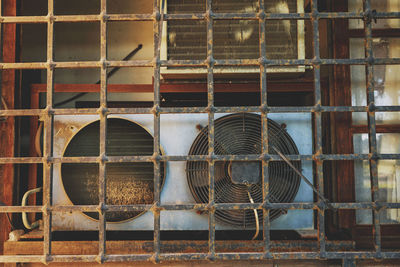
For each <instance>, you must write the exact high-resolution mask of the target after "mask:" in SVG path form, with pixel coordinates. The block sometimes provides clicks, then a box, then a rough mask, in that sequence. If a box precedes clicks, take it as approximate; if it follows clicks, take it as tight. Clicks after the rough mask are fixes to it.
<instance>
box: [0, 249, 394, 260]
mask: <svg viewBox="0 0 400 267" xmlns="http://www.w3.org/2000/svg"><path fill="white" fill-rule="evenodd" d="M152 256H153V254H149V253H147V254H129V255H124V254H113V255H107V256H106V257H105V258H104V262H122V261H125V262H126V261H152ZM268 256H270V257H268ZM326 256H327V258H329V259H343V258H346V259H363V260H365V259H376V258H378V257H381V258H382V259H397V258H399V257H400V252H398V251H385V252H382V253H380V254H378V253H376V252H366V251H354V252H353V251H349V252H326ZM159 257H160V260H164V261H175V260H187V261H188V260H206V259H207V258H208V254H206V253H161V254H160V255H159ZM96 258H97V256H96V255H52V256H51V257H49V258H48V259H47V262H94V261H95V260H96ZM215 259H216V260H268V259H276V260H278V259H281V260H283V259H286V260H289V259H291V260H305V259H314V260H315V259H321V258H320V257H319V253H317V252H308V251H307V252H271V253H270V255H266V254H264V253H260V252H249V253H244V252H238V253H216V254H215ZM16 261H18V262H22V263H23V262H44V261H45V259H44V257H43V256H33V255H29V256H28V255H18V256H3V255H1V256H0V262H16Z"/></svg>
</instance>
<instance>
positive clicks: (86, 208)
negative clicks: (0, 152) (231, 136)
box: [0, 202, 400, 213]
mask: <svg viewBox="0 0 400 267" xmlns="http://www.w3.org/2000/svg"><path fill="white" fill-rule="evenodd" d="M321 208H324V209H331V208H334V209H371V210H372V209H377V210H382V209H400V203H394V202H377V203H374V202H357V203H353V202H351V203H329V206H328V205H325V204H324V203H316V202H304V203H270V202H268V203H215V204H214V205H212V207H211V206H210V205H209V204H208V203H203V204H202V203H195V204H160V207H159V208H158V209H159V210H160V211H178V210H196V211H208V210H211V209H217V210H244V209H288V210H299V209H306V210H317V209H321ZM100 210H103V211H107V212H116V211H117V212H131V211H144V210H155V208H154V206H153V205H152V204H136V205H119V206H117V205H103V206H102V207H101V208H100V206H99V205H70V206H66V205H60V206H58V205H57V206H47V207H45V206H0V213H9V212H12V213H22V212H35V213H41V212H45V211H46V212H99V211H100Z"/></svg>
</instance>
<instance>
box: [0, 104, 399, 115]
mask: <svg viewBox="0 0 400 267" xmlns="http://www.w3.org/2000/svg"><path fill="white" fill-rule="evenodd" d="M370 108H371V107H370V106H301V107H270V106H269V107H268V108H267V110H265V108H261V109H260V107H257V106H247V107H245V106H237V107H214V112H215V113H241V112H253V113H262V112H266V111H268V113H314V112H368V111H369V110H370ZM373 108H374V110H375V112H399V111H400V106H374V107H373ZM48 112H51V113H52V114H53V115H73V114H80V115H97V114H98V113H99V110H98V109H96V108H78V109H71V108H67V109H50V110H48V109H32V110H30V109H15V110H0V116H41V115H46V113H48ZM102 112H105V113H108V114H115V115H118V114H132V113H135V114H148V113H151V112H153V109H152V108H103V109H102ZM157 112H158V113H160V114H170V113H207V112H208V108H207V107H176V108H175V107H168V108H167V107H158V109H157Z"/></svg>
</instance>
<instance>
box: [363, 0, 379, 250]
mask: <svg viewBox="0 0 400 267" xmlns="http://www.w3.org/2000/svg"><path fill="white" fill-rule="evenodd" d="M364 11H365V13H366V19H365V20H364V29H365V56H366V58H367V59H368V63H367V66H366V71H367V105H368V107H369V109H368V141H369V152H370V155H371V159H370V161H369V167H370V179H371V186H372V187H371V199H372V202H374V203H375V204H376V203H377V202H378V200H379V185H378V166H377V165H378V160H377V159H376V155H377V153H378V151H377V142H376V121H375V108H374V107H375V96H374V65H373V64H374V63H373V61H374V57H373V47H372V19H373V18H372V10H371V1H370V0H364ZM372 215H373V216H372V218H373V224H374V226H373V228H372V232H373V236H374V246H375V251H376V253H377V254H378V255H379V254H380V253H381V226H380V217H379V210H378V209H377V208H376V207H375V208H374V209H373V214H372Z"/></svg>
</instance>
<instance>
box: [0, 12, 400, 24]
mask: <svg viewBox="0 0 400 267" xmlns="http://www.w3.org/2000/svg"><path fill="white" fill-rule="evenodd" d="M366 15H368V13H367V12H318V13H317V14H316V18H318V19H332V18H341V19H363V18H364V17H365V16H366ZM154 16H155V15H154V14H107V16H106V17H105V19H106V20H107V21H153V20H154ZM399 16H400V12H376V14H375V15H374V17H376V18H379V19H382V18H398V17H399ZM206 17H207V13H191V14H166V15H165V20H203V19H204V18H206ZM312 17H313V15H312V14H310V13H287V14H283V13H266V14H265V19H266V20H289V19H290V20H307V19H311V18H312ZM212 18H213V19H216V20H219V19H223V20H225V19H226V20H228V19H229V20H251V19H252V20H258V19H259V18H260V14H254V13H213V14H212ZM47 19H48V18H47V16H17V17H10V16H0V21H1V23H46V22H47ZM53 20H54V21H55V22H96V21H102V20H103V16H102V15H101V14H100V15H56V16H53Z"/></svg>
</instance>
